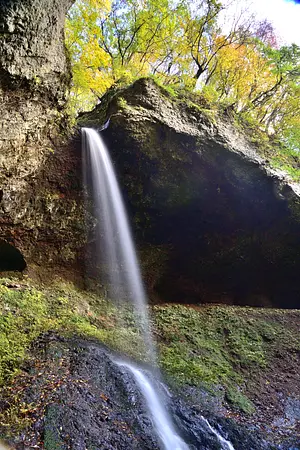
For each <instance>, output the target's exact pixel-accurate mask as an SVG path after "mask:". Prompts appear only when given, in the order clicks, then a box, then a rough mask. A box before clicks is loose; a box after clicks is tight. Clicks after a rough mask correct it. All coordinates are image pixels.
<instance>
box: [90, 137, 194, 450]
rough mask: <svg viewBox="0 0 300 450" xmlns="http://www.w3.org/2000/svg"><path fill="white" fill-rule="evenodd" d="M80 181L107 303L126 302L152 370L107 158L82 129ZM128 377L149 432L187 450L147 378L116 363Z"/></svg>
mask: <svg viewBox="0 0 300 450" xmlns="http://www.w3.org/2000/svg"><path fill="white" fill-rule="evenodd" d="M82 133H83V166H84V168H83V169H84V181H85V183H86V184H89V187H90V189H91V191H92V198H93V203H94V208H95V212H96V215H97V219H98V222H99V224H100V225H101V233H100V238H101V251H102V253H103V259H104V260H105V261H106V263H107V265H108V271H107V272H108V279H109V286H110V288H109V293H110V297H111V298H112V299H113V300H115V301H117V302H119V300H120V296H121V297H124V300H126V301H130V302H131V303H132V304H133V305H134V308H135V310H136V317H137V319H136V320H137V326H138V327H139V329H140V330H141V333H142V336H143V339H144V346H145V349H146V352H147V353H148V355H147V356H148V359H150V361H151V362H152V363H153V364H155V360H156V357H155V346H154V343H153V339H152V334H151V330H150V324H149V317H148V310H147V299H146V295H145V291H144V287H143V283H142V279H141V274H140V268H139V264H138V261H137V257H136V252H135V248H134V244H133V240H132V237H131V233H130V228H129V224H128V219H127V216H126V211H125V207H124V203H123V200H122V196H121V192H120V189H119V186H118V182H117V179H116V175H115V172H114V169H113V166H112V163H111V161H110V157H109V154H108V152H107V149H106V147H105V144H104V143H103V141H102V139H101V137H100V135H99V134H98V133H97V132H96V131H95V130H92V129H89V128H83V130H82ZM118 364H119V365H123V366H124V367H125V368H126V369H127V370H128V371H130V372H131V373H132V375H133V377H134V379H135V381H136V383H137V385H138V386H139V389H140V391H141V393H142V395H143V396H144V398H145V401H146V404H147V406H148V410H149V412H150V416H151V418H152V422H153V424H154V428H155V431H156V433H157V435H158V437H159V439H160V441H161V442H162V446H163V448H164V449H165V450H188V448H189V447H188V446H187V445H186V444H185V443H184V442H183V440H182V439H181V438H180V437H179V436H178V435H177V434H176V432H175V427H174V426H173V424H172V420H171V418H170V417H169V414H168V412H167V409H166V408H165V407H164V405H163V399H161V398H160V397H159V395H158V394H157V393H156V391H155V389H154V387H153V385H152V383H151V381H150V379H149V378H147V377H146V375H144V373H143V372H142V371H141V370H139V369H137V368H135V367H133V366H132V365H130V364H128V363H122V362H121V363H120V362H119V363H118Z"/></svg>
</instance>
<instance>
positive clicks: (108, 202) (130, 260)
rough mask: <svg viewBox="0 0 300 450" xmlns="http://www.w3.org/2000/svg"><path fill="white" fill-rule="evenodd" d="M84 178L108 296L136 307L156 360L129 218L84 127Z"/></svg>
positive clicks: (106, 162) (97, 140)
mask: <svg viewBox="0 0 300 450" xmlns="http://www.w3.org/2000/svg"><path fill="white" fill-rule="evenodd" d="M82 132H83V137H84V139H83V157H84V158H83V159H84V172H85V173H84V179H85V181H86V183H87V182H88V181H89V182H90V183H91V186H90V187H91V189H92V196H93V202H94V207H95V211H96V216H98V222H99V224H100V225H101V227H102V229H101V235H100V239H101V244H100V245H101V251H102V254H103V257H102V259H103V260H104V261H105V263H106V264H107V266H108V270H107V272H108V273H107V276H108V281H109V283H108V284H109V294H110V297H111V298H112V299H113V300H115V301H116V302H119V301H120V297H122V298H123V299H124V300H127V301H129V302H130V303H131V304H133V305H134V307H135V313H136V316H137V317H136V321H137V326H138V328H139V329H140V330H141V331H142V334H143V337H144V342H145V343H146V346H145V348H146V351H147V352H148V355H147V356H148V359H149V360H150V361H151V362H152V363H153V362H154V361H155V349H154V344H153V339H152V336H151V332H150V326H149V318H148V311H147V299H146V295H145V291H144V287H143V283H142V278H141V274H140V268H139V264H138V261H137V257H136V252H135V248H134V244H133V240H132V237H131V233H130V228H129V224H128V219H127V215H126V211H125V208H124V203H123V200H122V196H121V192H120V189H119V186H118V182H117V179H116V176H115V172H114V168H113V166H112V163H111V160H110V157H109V154H108V151H107V149H106V147H105V144H104V143H103V141H102V139H101V137H100V135H99V134H98V133H97V132H96V131H95V130H92V129H90V128H83V130H82Z"/></svg>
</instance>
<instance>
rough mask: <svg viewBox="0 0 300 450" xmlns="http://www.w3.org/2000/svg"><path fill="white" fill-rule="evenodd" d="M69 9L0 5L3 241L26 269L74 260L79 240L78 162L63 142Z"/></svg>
mask: <svg viewBox="0 0 300 450" xmlns="http://www.w3.org/2000/svg"><path fill="white" fill-rule="evenodd" d="M72 3H73V1H72V0H42V1H41V0H22V1H20V0H8V1H7V0H0V47H1V55H0V104H1V123H0V194H1V195H0V239H1V241H2V242H6V243H9V244H10V245H13V246H16V247H17V248H18V249H19V250H20V251H21V252H22V254H23V255H24V257H25V259H26V260H27V262H28V263H35V264H48V263H59V262H64V263H66V262H71V261H73V260H74V258H76V250H75V245H74V242H75V241H78V239H79V237H80V235H81V234H82V230H81V229H80V232H79V228H80V223H81V221H82V218H81V211H80V207H78V206H77V203H78V197H79V189H80V188H79V186H78V179H79V177H78V173H77V171H78V156H77V155H76V154H74V150H73V149H72V148H71V147H67V146H66V145H65V142H64V141H65V138H64V137H63V134H64V130H65V127H66V124H65V123H64V119H63V112H64V105H65V93H66V89H67V88H68V85H69V82H70V79H71V75H70V68H69V63H68V60H67V58H66V53H65V47H64V37H63V33H64V20H65V14H66V11H67V10H68V8H69V7H70V6H71V4H72ZM76 190H77V192H76ZM73 237H74V238H75V239H74V240H73V242H72V239H73ZM76 245H78V242H77V243H76ZM0 261H2V262H1V263H0V266H1V267H2V266H3V267H5V254H3V252H1V246H0ZM3 261H4V262H3ZM16 268H17V267H16ZM7 269H8V268H7ZM9 269H11V267H10V268H9Z"/></svg>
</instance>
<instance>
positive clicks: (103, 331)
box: [0, 279, 143, 385]
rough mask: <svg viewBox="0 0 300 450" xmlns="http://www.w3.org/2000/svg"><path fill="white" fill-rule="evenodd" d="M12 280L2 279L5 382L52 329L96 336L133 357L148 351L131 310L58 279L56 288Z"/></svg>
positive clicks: (1, 377)
mask: <svg viewBox="0 0 300 450" xmlns="http://www.w3.org/2000/svg"><path fill="white" fill-rule="evenodd" d="M11 284H12V285H13V283H12V282H11V281H10V280H6V279H2V280H1V281H0V312H1V316H0V385H1V384H3V383H5V382H6V381H7V380H8V379H9V378H10V377H11V376H13V375H14V374H16V373H17V372H18V370H19V368H20V365H21V364H22V363H23V361H24V360H25V358H26V356H27V351H28V349H29V347H30V345H31V343H32V342H33V341H34V340H35V339H36V338H37V337H38V336H39V335H40V334H41V333H44V332H46V331H49V330H53V331H57V332H59V333H61V334H63V335H72V334H79V335H81V336H85V337H90V338H96V339H99V340H101V341H102V342H104V343H106V344H108V345H110V346H111V347H112V348H114V349H116V350H119V351H123V352H125V353H127V354H129V355H131V356H135V357H141V355H142V354H143V346H142V343H141V338H140V335H139V332H138V330H137V329H136V328H135V325H134V315H133V312H132V311H131V309H130V308H128V309H127V308H124V309H123V310H122V312H120V311H118V310H117V308H116V307H114V306H113V305H112V304H110V303H109V302H107V301H106V300H104V299H102V298H99V297H98V296H96V295H94V294H91V293H87V292H84V291H79V290H76V289H75V288H74V286H73V285H71V284H65V283H57V284H56V285H54V286H52V287H51V289H49V288H39V289H37V288H36V287H34V285H31V284H30V283H29V282H28V283H27V285H23V286H20V287H19V288H10V287H8V286H10V285H11Z"/></svg>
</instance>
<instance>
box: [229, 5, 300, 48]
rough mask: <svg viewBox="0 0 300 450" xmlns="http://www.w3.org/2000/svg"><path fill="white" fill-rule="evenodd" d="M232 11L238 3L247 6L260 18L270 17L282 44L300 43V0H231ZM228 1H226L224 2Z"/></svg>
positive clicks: (269, 19)
mask: <svg viewBox="0 0 300 450" xmlns="http://www.w3.org/2000/svg"><path fill="white" fill-rule="evenodd" d="M229 2H230V4H231V6H230V8H231V9H232V11H234V10H235V9H236V5H237V4H240V5H243V7H247V9H248V10H249V11H250V12H253V13H255V15H256V17H257V19H258V20H263V19H268V21H269V22H271V23H272V25H273V26H274V28H275V30H276V34H277V35H278V37H279V42H280V43H282V44H292V43H293V42H294V43H295V44H297V45H300V0H249V1H247V0H235V1H232V0H229ZM224 3H226V2H224Z"/></svg>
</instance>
